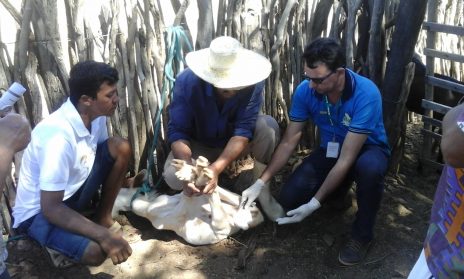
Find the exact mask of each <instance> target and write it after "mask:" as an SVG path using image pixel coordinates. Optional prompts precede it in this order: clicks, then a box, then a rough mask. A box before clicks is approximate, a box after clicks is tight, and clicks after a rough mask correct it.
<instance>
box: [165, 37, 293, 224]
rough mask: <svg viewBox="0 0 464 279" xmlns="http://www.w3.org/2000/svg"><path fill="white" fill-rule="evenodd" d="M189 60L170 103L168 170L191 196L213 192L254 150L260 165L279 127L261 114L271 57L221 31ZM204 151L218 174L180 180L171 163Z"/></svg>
mask: <svg viewBox="0 0 464 279" xmlns="http://www.w3.org/2000/svg"><path fill="white" fill-rule="evenodd" d="M186 62H187V65H188V67H189V68H187V69H185V70H184V71H183V72H182V73H180V74H179V76H178V77H177V79H176V83H175V86H174V93H173V99H172V102H171V104H170V107H169V124H168V142H169V144H170V146H171V153H170V154H169V156H168V158H167V160H166V163H165V165H164V173H163V176H164V178H165V181H166V182H167V184H168V185H169V186H170V187H171V188H173V189H175V190H183V193H184V194H185V195H187V196H192V195H201V194H211V193H212V192H213V191H214V189H215V187H216V186H217V183H218V177H219V175H220V174H221V173H222V172H223V171H224V170H225V169H226V167H227V166H229V165H230V164H231V163H232V162H233V161H234V160H236V159H237V158H241V157H242V156H244V155H247V154H249V153H251V154H252V155H253V156H254V158H255V167H257V166H262V165H263V164H266V163H268V161H269V160H270V158H271V155H272V153H273V152H274V149H275V147H276V145H277V143H278V141H279V137H280V132H279V127H278V125H277V122H276V121H275V120H274V119H273V118H272V117H270V116H268V115H260V114H259V112H260V108H261V105H262V103H263V95H262V94H263V89H264V79H266V78H267V77H268V75H269V73H270V72H271V63H270V62H269V61H268V60H267V59H266V58H265V57H263V56H261V55H259V54H257V53H255V52H253V51H250V50H247V49H244V48H243V47H241V45H240V42H239V41H237V40H236V39H234V38H231V37H218V38H216V39H214V40H213V41H212V42H211V45H210V47H209V48H205V49H202V50H198V51H194V52H190V53H188V54H187V56H186ZM198 156H203V157H206V158H207V159H208V160H209V162H211V164H210V165H209V168H210V169H211V170H212V174H213V178H212V179H211V180H210V182H209V183H208V184H207V185H206V186H205V187H204V188H199V187H196V185H194V184H192V183H190V184H189V183H187V182H184V181H181V180H179V179H178V178H177V177H176V175H175V172H176V171H177V170H176V168H175V167H173V166H172V165H171V162H172V160H173V159H174V158H175V159H181V160H184V161H185V162H187V163H188V164H193V161H192V159H197V158H198ZM263 169H264V166H263V167H262V168H261V171H259V174H258V176H259V175H260V173H261V172H262V170H263ZM265 212H266V213H269V211H267V210H266V209H265ZM283 213H284V212H283V210H282V209H281V208H280V212H279V210H277V211H274V213H271V215H272V216H270V217H271V218H273V220H275V218H277V217H279V216H281V215H283ZM268 216H269V214H268Z"/></svg>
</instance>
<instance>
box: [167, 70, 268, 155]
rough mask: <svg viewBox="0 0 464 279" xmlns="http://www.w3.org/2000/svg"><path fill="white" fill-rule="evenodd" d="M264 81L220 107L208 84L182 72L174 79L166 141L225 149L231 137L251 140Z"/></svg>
mask: <svg viewBox="0 0 464 279" xmlns="http://www.w3.org/2000/svg"><path fill="white" fill-rule="evenodd" d="M263 88H264V82H260V83H258V84H256V85H254V86H250V87H247V88H244V89H242V90H240V91H239V92H238V93H237V94H236V95H235V96H234V97H232V98H230V99H228V100H227V101H226V102H225V103H224V105H222V107H221V108H219V106H218V105H217V98H216V96H215V94H214V90H213V89H214V88H213V86H212V85H211V84H209V83H207V82H206V81H204V80H202V79H200V78H199V77H198V76H196V75H195V74H194V73H193V72H192V71H191V70H190V69H185V70H184V71H183V72H182V73H180V74H179V76H178V77H177V79H176V83H175V86H174V93H173V98H172V102H171V104H170V106H169V123H168V142H169V144H172V143H173V142H175V141H177V140H181V139H183V140H187V141H191V140H195V141H198V142H201V143H203V144H205V145H207V146H211V147H224V146H225V145H226V144H227V142H228V141H229V139H230V138H231V137H233V136H242V137H246V138H248V139H250V140H251V139H252V136H253V131H254V129H255V125H256V119H257V117H258V113H259V110H260V108H261V104H262V103H263V96H262V94H261V93H262V91H263Z"/></svg>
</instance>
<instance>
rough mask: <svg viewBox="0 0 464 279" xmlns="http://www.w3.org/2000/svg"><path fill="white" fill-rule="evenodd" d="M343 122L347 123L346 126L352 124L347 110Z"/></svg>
mask: <svg viewBox="0 0 464 279" xmlns="http://www.w3.org/2000/svg"><path fill="white" fill-rule="evenodd" d="M342 124H343V125H345V126H346V127H348V126H350V124H351V117H350V116H349V115H348V113H346V112H345V115H344V116H343V120H342Z"/></svg>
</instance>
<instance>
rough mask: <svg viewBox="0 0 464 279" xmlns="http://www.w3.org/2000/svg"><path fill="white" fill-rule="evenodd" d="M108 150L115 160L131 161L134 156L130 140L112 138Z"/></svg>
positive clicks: (109, 140)
mask: <svg viewBox="0 0 464 279" xmlns="http://www.w3.org/2000/svg"><path fill="white" fill-rule="evenodd" d="M108 149H109V151H110V154H111V157H113V158H114V159H117V158H121V157H122V158H125V159H129V158H130V157H131V156H132V149H131V146H130V143H129V141H128V140H126V139H123V138H121V137H111V138H109V139H108Z"/></svg>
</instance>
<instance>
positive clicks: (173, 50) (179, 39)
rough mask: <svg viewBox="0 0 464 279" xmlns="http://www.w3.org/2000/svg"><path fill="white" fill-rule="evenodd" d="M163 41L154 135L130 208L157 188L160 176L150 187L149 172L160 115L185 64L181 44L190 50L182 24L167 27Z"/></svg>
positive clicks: (156, 139) (152, 161) (159, 125)
mask: <svg viewBox="0 0 464 279" xmlns="http://www.w3.org/2000/svg"><path fill="white" fill-rule="evenodd" d="M164 39H165V43H166V50H167V53H166V61H165V64H164V79H163V86H162V89H161V101H160V103H159V105H158V111H157V114H156V118H155V127H154V135H153V143H152V146H151V148H150V151H149V153H148V158H149V159H148V166H147V170H148V171H147V176H146V177H145V180H144V182H143V185H142V186H141V187H140V188H139V189H137V191H136V192H135V194H134V195H133V196H132V199H131V202H130V206H131V208H132V202H133V201H134V200H135V198H136V197H137V196H138V195H139V194H146V193H149V192H151V191H152V190H153V188H155V189H156V188H158V187H159V185H160V183H161V180H162V176H159V178H158V181H157V182H156V184H155V185H154V187H151V185H150V181H153V177H152V174H151V169H152V168H153V166H154V164H155V156H154V152H155V150H156V146H157V144H158V136H159V130H160V127H161V115H162V114H163V107H164V103H165V101H166V97H167V96H168V95H169V96H171V95H172V89H173V88H174V82H175V81H176V79H175V77H174V73H175V69H174V67H176V69H177V70H178V71H180V70H182V68H183V65H184V64H185V60H184V56H183V52H182V44H183V43H185V44H186V45H187V47H188V50H189V51H191V50H192V46H191V44H190V42H189V40H188V38H187V36H186V35H185V32H184V29H183V28H182V26H171V27H168V28H167V31H166V32H165V38H164Z"/></svg>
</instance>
